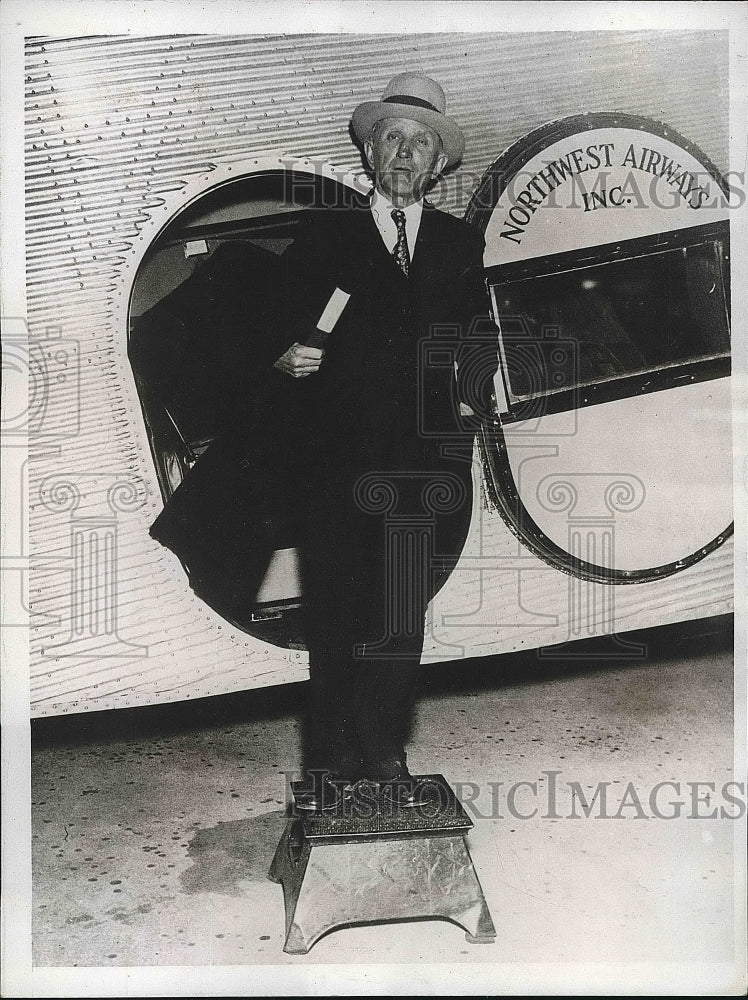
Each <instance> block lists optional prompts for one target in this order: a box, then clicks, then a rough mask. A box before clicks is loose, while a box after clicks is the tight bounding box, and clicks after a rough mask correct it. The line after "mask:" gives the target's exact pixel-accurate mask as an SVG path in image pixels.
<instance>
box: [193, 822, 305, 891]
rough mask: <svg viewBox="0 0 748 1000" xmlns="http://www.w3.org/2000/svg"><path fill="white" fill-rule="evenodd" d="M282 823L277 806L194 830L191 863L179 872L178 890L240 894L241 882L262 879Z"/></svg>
mask: <svg viewBox="0 0 748 1000" xmlns="http://www.w3.org/2000/svg"><path fill="white" fill-rule="evenodd" d="M285 823H286V815H285V812H284V811H283V810H281V809H278V810H275V811H274V812H269V813H263V814H262V815H260V816H252V817H250V818H248V819H239V820H229V821H228V822H225V823H218V825H217V826H213V827H205V828H203V829H201V830H198V831H197V832H196V833H195V835H194V836H193V838H192V840H191V841H190V842H189V846H188V848H187V855H188V857H189V858H190V859H191V861H192V865H191V866H190V867H189V868H187V869H186V870H185V871H184V872H182V874H181V876H180V883H181V889H182V892H184V893H188V894H192V893H201V892H218V893H223V894H225V895H229V896H238V895H241V894H242V886H241V883H242V882H264V881H266V879H267V874H268V869H269V868H270V862H271V861H272V860H273V854H274V853H275V848H276V847H277V846H278V841H279V840H280V836H281V834H282V833H283V827H284V826H285Z"/></svg>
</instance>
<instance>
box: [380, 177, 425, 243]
mask: <svg viewBox="0 0 748 1000" xmlns="http://www.w3.org/2000/svg"><path fill="white" fill-rule="evenodd" d="M394 208H395V205H392V204H391V203H390V202H389V201H388V200H387V198H385V196H384V195H383V194H381V193H380V192H379V191H377V189H376V188H375V189H374V193H373V194H372V196H371V214H372V215H373V216H374V221H375V222H376V224H377V229H378V230H379V232H380V234H381V237H382V239H383V241H384V245H385V246H386V247H387V249H388V250H389V252H390V253H392V251H393V250H394V249H395V244H396V243H397V226H396V225H395V220H394V219H393V218H392V215H391V212H392V210H393V209H394ZM401 211H403V212H405V236H406V239H407V240H408V253H409V254H410V259H411V260H413V254H414V252H415V248H416V238H417V236H418V228H419V226H420V225H421V215H422V213H423V202H422V201H414V202H413V204H412V205H408V207H407V208H403V209H401Z"/></svg>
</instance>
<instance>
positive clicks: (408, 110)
mask: <svg viewBox="0 0 748 1000" xmlns="http://www.w3.org/2000/svg"><path fill="white" fill-rule="evenodd" d="M383 118H409V119H411V120H412V121H417V122H421V124H422V125H428V126H429V127H430V128H432V129H433V130H434V131H435V132H436V133H437V135H438V136H439V138H440V139H441V141H442V149H443V150H444V152H445V154H446V156H447V167H453V166H454V165H455V163H458V162H459V161H460V160H461V159H462V156H463V153H464V152H465V136H464V135H463V134H462V130H461V129H460V127H459V125H457V123H456V122H454V121H452V119H451V118H448V117H447V115H442V114H439V112H438V111H430V110H429V108H419V107H416V106H415V105H412V104H396V103H394V102H390V101H387V102H386V103H385V102H383V101H365V102H364V103H363V104H359V106H358V107H357V108H356V110H355V111H354V112H353V116H352V118H351V126H352V128H353V132H354V134H355V136H356V138H357V139H358V141H359V142H360V143H361V144H362V145H363V144H364V143H365V142H366V140H367V139H368V138H369V135H370V134H371V130H372V128H373V127H374V125H376V123H377V122H381V121H382V119H383Z"/></svg>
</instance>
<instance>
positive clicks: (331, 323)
mask: <svg viewBox="0 0 748 1000" xmlns="http://www.w3.org/2000/svg"><path fill="white" fill-rule="evenodd" d="M350 297H351V296H350V295H349V293H348V292H344V291H343V289H342V288H336V289H335V291H334V292H333V293H332V295H331V296H330V299H329V301H328V303H327V305H326V306H325V308H324V309H323V310H322V315H321V316H320V318H319V319H318V321H317V329H318V330H322V332H323V333H332V331H333V330H334V329H335V324H336V323H337V322H338V320H339V319H340V314H341V313H342V312H343V310H344V309H345V307H346V305H347V303H348V299H349V298H350Z"/></svg>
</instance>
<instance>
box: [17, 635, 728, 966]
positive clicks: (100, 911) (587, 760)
mask: <svg viewBox="0 0 748 1000" xmlns="http://www.w3.org/2000/svg"><path fill="white" fill-rule="evenodd" d="M626 639H627V640H628V641H631V640H632V639H634V640H637V641H639V642H641V643H643V644H644V645H645V646H646V647H647V653H648V655H647V656H646V658H644V659H636V658H633V659H627V660H620V659H619V660H610V659H605V656H604V654H605V652H606V650H605V649H601V647H600V646H599V644H598V645H595V644H591V643H586V644H585V643H578V644H576V646H575V647H573V648H570V649H568V650H567V653H569V654H570V656H571V658H570V659H568V660H559V659H547V660H546V659H543V660H539V659H538V657H537V656H536V654H535V653H529V654H517V655H509V656H504V657H495V658H491V659H484V660H476V661H464V662H463V663H460V664H457V665H454V664H452V665H437V666H432V667H428V668H426V672H425V674H424V684H423V689H422V695H421V698H420V701H419V705H418V710H417V715H416V719H415V724H414V731H413V734H412V739H411V744H410V746H411V749H410V763H411V769H412V770H413V771H414V772H429V771H431V772H433V771H441V772H443V773H444V774H445V776H446V777H447V779H448V780H449V781H450V782H451V783H452V784H453V786H456V787H457V788H458V792H459V794H460V796H461V797H462V799H463V801H465V802H466V808H467V809H468V811H469V813H470V814H471V815H472V818H473V820H474V823H475V825H474V828H473V830H472V831H471V832H470V834H469V838H468V844H469V848H470V851H471V854H472V857H473V861H474V864H475V867H476V870H477V872H478V875H479V878H480V881H481V883H482V886H483V890H484V893H485V896H486V899H487V902H488V906H489V908H490V911H491V913H492V915H493V920H494V923H495V924H496V928H497V932H498V936H497V939H496V942H495V943H494V944H492V945H471V944H468V943H467V942H466V940H465V935H464V933H463V931H462V930H461V929H460V928H459V927H458V926H456V925H454V924H451V923H448V922H446V921H442V920H432V921H417V922H412V923H408V924H407V925H403V924H398V923H393V924H381V925H369V926H363V927H349V928H345V929H342V930H337V931H334V932H333V933H330V934H328V935H327V936H326V937H324V938H322V939H321V940H320V941H319V942H318V943H317V944H316V945H315V946H314V948H313V949H312V950H311V952H310V953H309V954H308V955H306V956H289V955H285V954H284V953H283V951H282V948H283V942H284V910H283V898H282V891H281V888H280V886H278V885H276V884H274V883H272V882H270V881H268V880H267V877H266V876H267V870H268V866H269V864H270V861H271V858H272V855H273V851H274V849H275V846H276V843H277V841H278V838H279V837H280V834H281V832H282V830H283V827H284V823H285V816H284V808H285V796H286V773H287V772H293V771H295V770H296V769H297V768H298V767H299V762H300V761H299V722H300V715H301V712H302V710H303V703H304V697H305V691H304V685H293V686H287V687H285V688H276V689H273V690H266V691H255V692H247V693H246V694H242V695H241V696H227V697H224V698H216V699H206V700H205V701H202V702H194V703H186V704H181V705H178V706H164V707H153V708H149V709H145V710H143V709H140V710H131V711H124V712H116V713H106V714H103V713H102V714H100V715H98V716H78V717H71V718H64V719H55V720H44V721H39V722H37V723H35V724H34V727H33V785H32V800H33V872H34V896H33V914H34V962H35V965H36V966H112V967H116V966H152V965H155V966H161V965H169V966H189V965H258V964H266V963H267V964H273V965H284V964H289V965H294V966H297V967H299V966H308V965H311V964H315V963H354V962H355V963H374V964H376V963H390V964H391V963H400V962H403V963H404V962H407V963H411V962H429V963H433V962H439V963H452V964H455V963H486V962H494V963H495V962H502V963H506V962H516V963H525V962H528V963H530V962H537V963H550V962H553V963H557V962H560V963H563V962H588V963H589V962H592V963H599V962H646V961H667V962H676V963H681V962H686V961H688V962H701V961H704V962H723V961H730V960H731V959H732V958H733V947H734V910H733V907H734V899H733V879H734V876H733V862H734V847H733V838H734V835H735V832H736V831H735V828H736V824H735V823H734V822H733V820H732V819H730V818H728V817H729V816H734V815H735V814H736V813H737V812H740V811H741V807H740V806H739V805H738V806H736V805H734V804H732V805H731V803H730V801H729V800H728V799H727V797H726V794H725V793H724V792H723V786H724V785H725V783H727V782H729V781H731V780H732V779H733V777H734V776H733V773H732V765H733V738H732V733H733V721H732V712H733V676H732V646H731V621H730V620H729V619H723V620H722V619H720V620H712V621H711V622H701V623H695V624H691V625H688V626H678V627H672V626H671V627H668V628H663V629H658V630H653V631H650V632H647V633H640V634H638V635H636V636H626ZM607 651H608V652H610V651H611V649H610V648H608V650H607ZM613 651H615V650H613ZM549 652H553V650H549ZM553 771H555V772H560V773H558V774H556V775H548V774H544V772H553ZM738 778H739V780H740V779H742V776H738ZM549 781H553V782H555V805H554V803H553V802H552V801H551V800H550V799H549V792H548V785H549ZM663 781H669V782H675V783H676V786H675V787H672V786H663V787H662V788H661V789H660V790H659V792H657V791H656V792H655V793H652V790H653V789H654V787H655V786H656V785H657V783H659V782H663ZM697 781H702V782H712V783H714V785H715V788H714V790H712V791H711V793H710V799H709V802H707V801H706V792H707V790H705V789H703V788H701V789H700V788H696V790H695V791H694V789H693V786H691V785H688V784H687V783H689V782H697ZM499 782H503V785H499V784H497V783H499ZM518 782H530V783H534V790H533V787H532V784H531V785H529V786H528V785H523V786H518V787H516V788H515V789H514V791H513V792H512V790H511V786H512V785H515V784H516V783H518ZM603 782H605V783H608V784H607V786H606V787H605V791H604V793H605V795H606V796H607V798H606V802H605V803H604V808H603V807H602V806H601V801H600V795H601V794H602V792H601V789H600V787H598V786H599V783H603ZM460 783H462V784H460ZM469 783H473V784H469ZM574 783H578V784H577V786H575V785H574ZM596 789H597V792H598V798H597V799H596V800H595V801H594V803H593V805H592V808H591V814H590V816H589V818H587V817H585V816H584V812H583V810H582V807H581V800H580V797H579V796H580V792H581V793H582V795H584V796H585V797H586V798H587V800H588V801H590V800H591V797H592V795H593V794H594V792H595V790H596ZM730 793H732V794H735V793H734V789H731V788H728V789H727V794H730ZM652 794H654V795H655V796H656V797H655V798H651V795H652ZM699 799H703V801H699ZM512 800H513V804H512ZM742 801H744V796H743V797H742ZM678 802H681V803H682V806H681V807H680V811H681V815H680V816H679V817H678V816H675V818H665V817H667V816H670V815H671V814H673V813H677V812H678V805H677V803H678ZM673 803H675V805H673ZM534 808H535V809H536V810H537V811H536V814H535V815H534V816H532V818H522V817H523V815H527V814H530V813H532V811H533V809H534ZM715 809H716V812H715ZM720 810H721V811H722V813H723V814H724V815H723V816H722V817H720ZM657 812H659V813H660V816H659V817H658V816H657V815H656V813H657ZM695 814H698V815H699V816H705V817H707V816H708V817H710V818H696V815H695ZM575 817H576V818H575Z"/></svg>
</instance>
